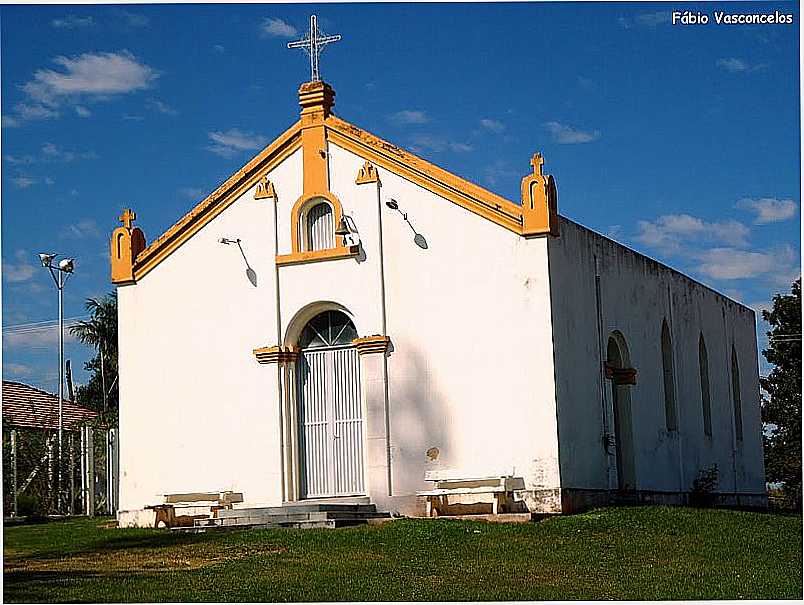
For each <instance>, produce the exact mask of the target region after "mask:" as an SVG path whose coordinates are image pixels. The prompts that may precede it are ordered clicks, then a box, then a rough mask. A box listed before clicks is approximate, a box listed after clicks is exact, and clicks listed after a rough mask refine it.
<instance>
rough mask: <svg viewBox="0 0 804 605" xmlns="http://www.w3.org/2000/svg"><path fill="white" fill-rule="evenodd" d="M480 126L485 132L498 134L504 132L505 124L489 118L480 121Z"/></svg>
mask: <svg viewBox="0 0 804 605" xmlns="http://www.w3.org/2000/svg"><path fill="white" fill-rule="evenodd" d="M480 125H481V126H482V127H483V128H485V129H486V130H488V131H490V132H493V133H495V134H500V133H501V132H503V131H504V130H505V124H503V123H502V122H500V121H499V120H492V119H491V118H483V119H482V120H480Z"/></svg>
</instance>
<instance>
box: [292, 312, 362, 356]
mask: <svg viewBox="0 0 804 605" xmlns="http://www.w3.org/2000/svg"><path fill="white" fill-rule="evenodd" d="M355 338H357V330H356V329H355V325H354V324H353V323H352V320H351V319H349V317H348V316H347V315H346V314H345V313H343V312H341V311H324V312H323V313H319V314H318V315H316V316H315V317H313V319H311V320H310V321H309V322H308V323H307V325H306V326H304V330H302V333H301V337H300V338H299V346H300V347H301V348H302V349H316V348H323V347H342V346H348V345H351V344H352V341H353V340H354V339H355Z"/></svg>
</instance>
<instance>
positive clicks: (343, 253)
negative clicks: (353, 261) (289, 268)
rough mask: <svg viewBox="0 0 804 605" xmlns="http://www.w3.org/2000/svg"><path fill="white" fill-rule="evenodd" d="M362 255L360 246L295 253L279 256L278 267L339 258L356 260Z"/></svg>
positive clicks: (277, 257) (277, 259)
mask: <svg viewBox="0 0 804 605" xmlns="http://www.w3.org/2000/svg"><path fill="white" fill-rule="evenodd" d="M358 254H360V246H338V247H337V248H327V249H326V250H314V251H312V252H294V253H291V254H277V256H276V265H277V267H282V266H284V265H301V264H303V263H314V262H317V261H322V260H337V259H339V258H354V257H355V256H357V255H358Z"/></svg>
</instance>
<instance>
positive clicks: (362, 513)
mask: <svg viewBox="0 0 804 605" xmlns="http://www.w3.org/2000/svg"><path fill="white" fill-rule="evenodd" d="M390 518H391V516H390V515H389V514H388V513H384V512H378V511H377V508H376V507H375V506H374V505H373V504H333V503H304V504H293V505H288V506H271V507H260V508H240V509H233V510H222V511H218V516H217V517H211V518H208V519H196V520H195V523H194V525H193V527H184V528H173V529H174V530H175V531H190V532H197V531H217V530H222V531H226V530H230V529H246V528H255V527H256V528H260V527H293V528H308V527H321V528H324V527H326V528H335V527H344V526H348V525H361V524H366V523H368V522H369V521H371V522H381V521H383V520H385V519H390Z"/></svg>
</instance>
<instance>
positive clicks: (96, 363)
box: [70, 292, 117, 412]
mask: <svg viewBox="0 0 804 605" xmlns="http://www.w3.org/2000/svg"><path fill="white" fill-rule="evenodd" d="M84 307H85V308H86V310H87V312H88V313H89V315H90V316H91V318H90V319H89V320H87V321H79V322H78V323H77V324H76V325H74V326H72V327H71V328H70V333H71V334H73V335H74V336H76V337H78V340H80V341H81V342H82V343H84V344H86V345H90V346H92V347H94V348H95V349H96V350H97V351H98V354H97V355H96V356H95V358H94V359H92V360H90V361H88V362H87V363H86V365H85V367H86V369H87V370H89V371H91V372H93V374H94V375H93V376H92V377H91V378H90V384H91V383H92V382H97V379H98V378H99V379H100V384H99V385H98V387H100V391H101V394H102V395H101V401H102V402H103V411H104V412H105V411H107V409H108V402H107V401H108V397H109V394H110V393H111V392H112V390H113V389H114V387H115V385H116V383H117V292H111V293H109V294H107V295H106V296H104V297H103V298H101V299H97V298H89V299H87V301H86V303H85V305H84ZM110 375H113V376H114V378H113V380H112V382H111V385H109V386H107V384H108V382H109V381H108V378H109V376H110ZM89 386H90V385H87V386H86V387H82V388H79V395H81V394H83V395H84V397H85V398H91V396H92V395H93V394H96V393H92V391H95V390H96V389H90V388H88V387H89ZM81 391H83V393H81ZM115 399H116V398H115Z"/></svg>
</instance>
